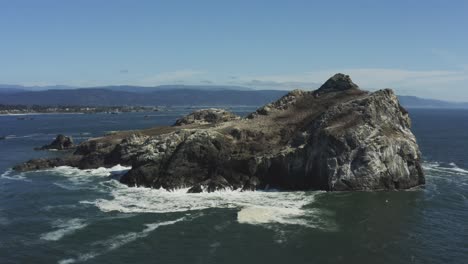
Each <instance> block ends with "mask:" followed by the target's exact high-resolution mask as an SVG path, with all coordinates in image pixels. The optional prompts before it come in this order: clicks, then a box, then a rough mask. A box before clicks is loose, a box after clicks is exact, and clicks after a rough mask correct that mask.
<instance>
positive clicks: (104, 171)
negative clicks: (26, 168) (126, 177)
mask: <svg viewBox="0 0 468 264" xmlns="http://www.w3.org/2000/svg"><path fill="white" fill-rule="evenodd" d="M130 169H131V167H125V166H122V165H120V164H119V165H116V166H114V167H111V168H103V167H100V168H97V169H87V170H80V169H78V168H74V167H69V166H60V167H56V168H53V169H48V170H43V171H41V172H49V173H50V174H52V175H55V176H65V177H67V179H68V180H69V181H71V182H72V183H74V184H77V185H83V184H87V183H90V182H92V181H94V180H95V179H96V178H107V177H109V176H111V175H121V174H124V173H125V172H127V171H129V170H130ZM56 185H57V186H59V187H62V188H64V189H69V190H74V189H75V188H76V186H67V185H63V184H61V183H56Z"/></svg>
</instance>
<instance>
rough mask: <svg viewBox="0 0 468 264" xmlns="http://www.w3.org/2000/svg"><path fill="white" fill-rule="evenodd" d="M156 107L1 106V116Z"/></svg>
mask: <svg viewBox="0 0 468 264" xmlns="http://www.w3.org/2000/svg"><path fill="white" fill-rule="evenodd" d="M160 110H161V109H160V108H159V107H155V106H44V105H3V104H0V115H15V114H16V115H20V114H42V113H46V114H47V113H70V114H71V113H83V114H95V113H108V114H119V113H129V112H157V111H160Z"/></svg>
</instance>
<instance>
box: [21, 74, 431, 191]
mask: <svg viewBox="0 0 468 264" xmlns="http://www.w3.org/2000/svg"><path fill="white" fill-rule="evenodd" d="M203 111H207V112H204V113H203V114H196V113H195V114H192V115H189V116H187V118H186V119H181V120H187V121H183V122H177V123H176V125H177V126H173V127H167V128H158V129H157V130H147V131H146V130H143V131H140V132H139V133H137V134H131V135H129V134H128V133H122V134H117V135H112V136H111V137H104V138H98V139H93V140H90V141H88V142H84V143H82V144H81V145H80V146H79V147H78V149H77V151H76V152H75V153H74V155H72V156H70V157H64V158H63V159H59V161H48V163H45V162H44V160H42V161H41V162H40V164H45V165H44V166H47V165H50V166H53V165H54V163H57V164H64V163H68V164H69V165H71V166H77V167H80V168H89V167H99V166H113V165H116V164H118V163H120V164H125V165H132V169H131V170H130V171H129V172H128V173H127V174H125V175H124V176H123V177H122V178H121V182H122V183H125V184H127V185H129V186H146V187H153V188H160V187H163V188H167V189H174V188H182V187H190V190H189V192H200V191H215V190H219V189H226V188H242V189H244V190H254V189H258V188H267V187H272V188H280V189H290V190H306V189H321V190H329V191H342V190H381V189H406V188H410V187H413V186H417V185H420V184H424V174H423V171H422V169H421V165H420V152H419V148H418V145H417V144H416V139H415V137H414V135H413V134H412V133H411V130H410V119H409V117H408V113H407V112H406V110H404V109H403V108H402V107H401V106H400V104H399V103H398V99H397V97H396V96H395V94H394V93H393V91H392V90H390V89H385V90H380V91H377V92H374V93H368V92H365V91H362V90H360V89H359V87H358V86H357V85H356V84H354V83H353V82H352V81H351V79H350V78H349V76H347V75H343V74H336V75H335V76H333V77H332V78H330V79H329V80H328V81H327V82H325V84H324V85H323V86H322V87H320V88H319V89H318V90H316V91H313V92H306V91H300V90H295V91H292V92H290V93H288V94H287V95H285V96H283V97H282V98H280V99H279V100H278V101H276V102H273V103H270V104H268V105H265V106H263V107H261V108H259V109H258V110H257V111H256V112H254V113H252V114H250V115H249V116H248V117H247V118H243V119H239V118H238V117H235V116H234V115H232V116H233V118H231V117H229V118H226V119H224V118H214V119H213V118H212V117H213V115H212V113H210V111H211V112H215V115H217V116H231V115H229V114H226V113H225V112H223V114H221V115H219V113H221V112H219V110H214V109H211V110H203ZM216 113H217V114H216ZM212 120H215V121H214V122H213V121H212ZM34 164H35V161H34V160H33V161H29V162H27V163H25V164H22V165H19V166H17V167H16V168H15V169H17V170H28V169H29V168H35V167H38V166H34Z"/></svg>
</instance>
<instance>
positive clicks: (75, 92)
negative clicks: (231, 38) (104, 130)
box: [0, 85, 468, 109]
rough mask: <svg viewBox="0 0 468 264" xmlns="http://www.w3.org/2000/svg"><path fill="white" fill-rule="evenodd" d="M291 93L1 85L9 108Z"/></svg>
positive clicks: (252, 102) (416, 102) (430, 104)
mask: <svg viewBox="0 0 468 264" xmlns="http://www.w3.org/2000/svg"><path fill="white" fill-rule="evenodd" d="M286 93H287V91H279V90H253V89H249V88H245V87H236V86H211V87H202V86H183V85H165V86H158V87H138V86H106V87H101V88H81V89H50V90H40V91H27V90H24V89H21V87H12V88H8V87H2V86H1V85H0V104H8V105H49V106H50V105H80V106H223V105H225V106H232V105H245V106H261V105H264V104H266V103H269V102H272V101H274V100H276V99H278V98H280V97H281V96H283V95H284V94H286ZM399 98H400V102H401V104H402V105H403V106H404V107H407V108H458V109H468V103H456V102H448V101H441V100H434V99H424V98H419V97H416V96H399Z"/></svg>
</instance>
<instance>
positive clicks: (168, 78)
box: [137, 70, 205, 86]
mask: <svg viewBox="0 0 468 264" xmlns="http://www.w3.org/2000/svg"><path fill="white" fill-rule="evenodd" d="M204 73H205V72H203V71H197V70H179V71H172V72H161V73H157V74H155V75H152V76H147V77H144V78H142V79H141V80H138V81H137V83H138V84H139V85H147V86H152V85H159V84H171V83H181V82H182V83H183V82H191V81H193V79H194V77H197V76H200V75H202V74H204Z"/></svg>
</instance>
